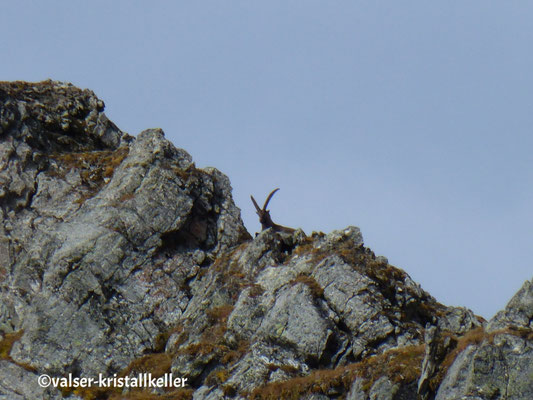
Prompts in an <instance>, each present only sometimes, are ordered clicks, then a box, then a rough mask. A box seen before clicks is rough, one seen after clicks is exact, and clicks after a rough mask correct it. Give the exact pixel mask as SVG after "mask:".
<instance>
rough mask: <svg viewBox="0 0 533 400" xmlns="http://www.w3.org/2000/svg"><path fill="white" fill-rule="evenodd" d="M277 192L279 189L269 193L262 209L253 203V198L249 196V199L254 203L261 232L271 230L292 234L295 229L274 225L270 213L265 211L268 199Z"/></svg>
mask: <svg viewBox="0 0 533 400" xmlns="http://www.w3.org/2000/svg"><path fill="white" fill-rule="evenodd" d="M278 190H279V188H277V189H274V190H273V191H272V192H270V194H269V195H268V197H267V199H266V201H265V205H264V206H263V208H259V205H258V204H257V202H256V201H255V199H254V196H250V197H251V199H252V203H254V206H255V210H256V212H257V215H259V222H261V228H262V230H265V229H268V228H272V229H273V230H275V231H276V232H286V233H293V232H294V231H295V229H292V228H288V227H286V226H281V225H278V224H276V223H274V221H272V218H271V217H270V211H268V210H267V206H268V202H269V201H270V199H272V196H274V193H276V192H277V191H278Z"/></svg>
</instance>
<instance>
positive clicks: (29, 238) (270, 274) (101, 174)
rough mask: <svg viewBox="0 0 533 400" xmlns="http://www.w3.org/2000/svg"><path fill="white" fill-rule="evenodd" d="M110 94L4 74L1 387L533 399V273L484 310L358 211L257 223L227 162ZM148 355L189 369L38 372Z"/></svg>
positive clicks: (129, 393)
mask: <svg viewBox="0 0 533 400" xmlns="http://www.w3.org/2000/svg"><path fill="white" fill-rule="evenodd" d="M103 109H104V104H103V102H102V101H101V100H99V99H98V98H96V96H95V95H94V94H93V93H92V92H91V91H88V90H80V89H78V88H75V87H73V86H72V85H69V84H62V83H59V82H53V81H46V82H41V83H35V84H29V83H24V82H12V83H0V215H1V217H2V224H1V225H0V277H1V280H0V282H1V285H0V289H1V292H0V332H2V335H3V340H2V341H1V342H0V398H6V399H36V398H45V399H61V398H70V399H119V398H120V399H141V398H142V399H157V398H161V399H190V398H194V399H220V398H236V399H238V398H241V399H244V398H252V399H270V398H271V399H277V398H291V399H295V398H306V399H337V398H340V397H344V398H347V399H352V400H363V399H394V400H399V399H416V398H421V399H433V398H436V399H439V400H440V399H463V398H471V399H496V398H502V399H529V398H533V383H532V382H533V379H532V374H533V370H532V369H531V365H532V363H531V361H532V355H533V352H532V340H533V334H532V330H533V326H532V320H533V293H532V285H531V284H530V283H526V285H525V286H524V288H522V290H521V291H520V292H519V293H518V294H517V295H516V296H515V297H514V298H513V299H512V300H511V302H510V303H509V305H508V307H507V308H506V309H505V310H504V311H502V312H500V313H499V314H498V315H496V316H495V317H494V319H493V320H491V321H490V322H489V323H488V324H485V323H484V321H483V320H482V319H480V318H478V317H476V316H475V315H473V314H472V312H470V311H469V310H467V309H464V308H457V307H446V306H444V305H442V304H440V303H438V302H437V301H436V300H435V299H434V298H433V297H431V296H430V295H429V294H428V293H426V292H425V291H424V290H422V289H421V288H420V286H419V285H417V284H416V283H415V282H413V281H412V280H411V278H410V277H409V276H408V275H407V274H406V273H405V272H404V271H402V270H400V269H398V268H395V267H393V266H391V265H389V264H388V261H387V260H386V259H385V258H384V257H376V256H375V255H374V254H373V253H372V251H371V250H369V249H368V248H366V247H365V246H364V244H363V238H362V235H361V233H360V231H359V229H358V228H356V227H352V226H349V227H348V228H346V229H344V230H341V231H334V232H331V233H329V234H327V235H326V234H323V233H313V234H312V235H310V236H306V235H305V234H304V232H302V231H301V230H296V231H295V232H275V231H273V230H272V229H267V230H265V231H263V232H261V233H260V234H258V235H257V236H256V237H255V239H253V240H252V238H251V236H250V235H249V234H248V232H247V231H246V229H245V228H244V226H243V224H242V220H241V218H240V210H239V209H238V208H237V207H236V206H235V204H234V202H233V200H232V197H231V187H230V183H229V180H228V178H227V177H226V176H224V175H223V174H222V173H220V172H219V171H217V170H216V169H213V168H207V169H198V168H196V167H195V165H194V163H193V162H192V159H191V157H190V156H189V155H188V154H187V153H186V152H185V151H184V150H181V149H177V148H175V147H174V146H173V145H172V144H171V143H170V142H168V141H167V140H166V139H165V137H164V134H163V132H162V131H161V130H158V129H153V130H147V131H144V132H142V133H140V134H139V135H138V136H137V137H136V138H133V137H131V136H129V135H127V134H125V133H123V132H121V131H120V130H119V129H118V128H117V127H116V126H115V125H114V124H113V123H112V122H110V121H109V120H108V119H107V118H106V117H105V114H104V113H103ZM144 372H146V373H151V374H153V376H156V377H159V376H163V375H164V374H169V373H172V374H173V376H175V377H178V376H179V377H184V378H187V385H186V386H185V387H184V388H178V389H176V388H167V389H162V388H158V389H153V388H152V389H149V388H132V389H123V388H114V387H90V388H79V387H74V386H73V385H72V384H71V385H67V387H61V388H60V389H56V388H54V387H52V386H53V385H52V386H50V387H48V388H42V387H40V386H39V382H38V377H39V376H40V375H41V374H48V375H50V376H52V377H66V376H68V375H69V374H70V375H71V376H73V377H78V378H79V377H95V376H98V374H102V375H103V376H105V377H113V376H116V377H122V378H124V377H135V376H137V375H138V374H139V373H144ZM115 374H116V375H115Z"/></svg>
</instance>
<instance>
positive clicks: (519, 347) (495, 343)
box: [436, 281, 533, 400]
mask: <svg viewBox="0 0 533 400" xmlns="http://www.w3.org/2000/svg"><path fill="white" fill-rule="evenodd" d="M532 293H533V291H532V285H531V282H527V281H526V283H525V284H524V286H523V287H522V288H521V289H520V290H519V291H518V293H517V294H516V295H515V296H514V297H513V298H512V299H511V301H510V302H509V303H508V304H507V306H506V308H505V310H503V311H501V312H499V313H497V314H496V315H495V316H494V318H493V319H492V320H491V321H489V323H488V324H487V326H486V329H485V338H484V339H483V341H482V342H481V343H480V344H475V343H474V344H471V345H470V346H468V347H467V348H466V349H465V350H464V351H463V352H462V353H461V354H459V355H458V357H457V358H456V359H455V361H454V363H453V364H452V365H451V367H450V368H449V370H448V372H447V374H446V377H445V378H444V380H443V382H442V383H441V385H440V387H439V390H438V392H437V396H436V400H445V399H446V400H448V399H494V398H502V399H507V400H515V399H516V400H518V399H520V400H522V399H530V398H533V379H531V377H532V376H533V331H532V330H531V316H533V295H532Z"/></svg>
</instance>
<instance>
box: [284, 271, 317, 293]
mask: <svg viewBox="0 0 533 400" xmlns="http://www.w3.org/2000/svg"><path fill="white" fill-rule="evenodd" d="M297 283H303V284H304V285H306V286H307V287H308V288H309V289H311V294H312V295H313V297H315V298H323V297H324V289H322V287H320V285H319V284H318V282H317V281H316V279H315V278H313V277H312V276H309V275H307V274H303V273H302V274H299V275H298V276H297V277H296V278H294V279H293V280H292V281H291V282H290V284H291V285H295V284H297Z"/></svg>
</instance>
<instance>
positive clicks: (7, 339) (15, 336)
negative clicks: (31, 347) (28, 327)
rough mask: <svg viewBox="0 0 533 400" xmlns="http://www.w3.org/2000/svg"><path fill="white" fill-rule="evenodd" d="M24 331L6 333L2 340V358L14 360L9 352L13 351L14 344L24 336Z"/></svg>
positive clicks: (0, 347)
mask: <svg viewBox="0 0 533 400" xmlns="http://www.w3.org/2000/svg"><path fill="white" fill-rule="evenodd" d="M23 333H24V331H18V332H12V333H6V334H5V335H4V337H3V339H2V340H1V341H0V359H2V360H9V361H13V360H12V359H11V356H10V355H9V353H11V349H12V348H13V345H14V344H15V342H16V341H18V340H19V339H20V338H21V337H22V334H23Z"/></svg>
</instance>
